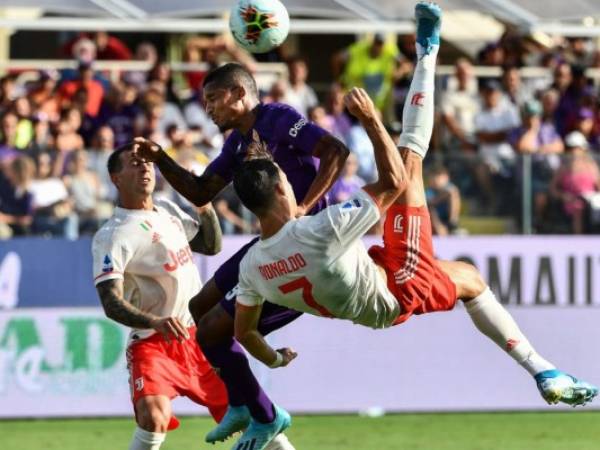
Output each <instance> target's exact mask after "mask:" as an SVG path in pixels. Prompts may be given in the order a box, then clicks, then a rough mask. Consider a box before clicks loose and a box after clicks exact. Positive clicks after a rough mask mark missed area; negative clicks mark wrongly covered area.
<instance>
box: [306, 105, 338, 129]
mask: <svg viewBox="0 0 600 450" xmlns="http://www.w3.org/2000/svg"><path fill="white" fill-rule="evenodd" d="M307 117H308V120H310V121H311V122H313V123H316V124H317V125H319V126H320V127H321V128H323V129H324V130H326V131H328V132H330V133H332V132H333V127H334V120H333V117H332V116H330V115H328V114H327V111H325V108H324V107H323V106H321V105H317V106H314V107H312V108H310V109H309V110H308V116H307Z"/></svg>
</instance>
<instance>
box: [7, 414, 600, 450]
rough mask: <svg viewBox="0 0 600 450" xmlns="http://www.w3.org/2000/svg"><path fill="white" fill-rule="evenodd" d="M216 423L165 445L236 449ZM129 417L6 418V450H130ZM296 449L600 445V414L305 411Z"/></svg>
mask: <svg viewBox="0 0 600 450" xmlns="http://www.w3.org/2000/svg"><path fill="white" fill-rule="evenodd" d="M211 426H212V422H211V421H210V420H209V419H205V418H183V420H182V423H181V427H180V428H179V429H178V430H176V431H173V432H171V433H169V436H168V438H167V440H166V442H165V444H164V445H163V447H162V449H161V450H188V449H189V450H193V449H198V450H200V449H213V450H224V449H229V448H230V447H231V444H232V443H233V441H229V443H228V445H225V444H221V445H216V446H208V445H207V444H204V443H203V436H204V434H205V433H206V432H207V431H208V430H209V429H210V427H211ZM132 430H133V422H132V421H131V420H129V419H91V420H44V421H37V420H29V421H26V420H18V421H17V420H14V421H13V420H5V421H2V422H0V448H1V449H2V450H54V449H56V450H113V449H114V450H120V449H123V450H125V449H126V448H127V446H128V444H129V438H130V436H131V432H132ZM287 434H288V436H289V438H290V440H291V441H292V442H293V443H294V445H295V446H296V448H297V450H338V449H339V450H388V449H389V450H597V449H600V412H579V411H573V412H556V413H493V414H475V413H474V414H398V415H389V416H385V417H382V418H377V419H369V418H361V417H357V416H298V417H294V424H293V426H292V428H290V429H289V430H288V432H287Z"/></svg>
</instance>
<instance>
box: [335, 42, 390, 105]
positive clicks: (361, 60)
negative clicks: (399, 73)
mask: <svg viewBox="0 0 600 450" xmlns="http://www.w3.org/2000/svg"><path fill="white" fill-rule="evenodd" d="M399 62H400V59H399V52H398V47H397V46H396V44H395V43H393V42H386V40H385V36H384V35H383V34H381V33H377V34H375V36H374V37H373V39H371V40H366V39H363V40H361V41H358V42H356V43H355V44H352V45H351V46H350V47H349V48H347V49H346V50H343V51H341V52H339V53H337V54H336V55H335V56H334V59H333V68H334V76H335V78H336V79H339V81H341V83H342V84H343V86H344V87H345V88H347V89H349V88H351V87H354V86H357V87H362V88H364V89H365V90H366V91H367V93H368V94H369V95H370V96H371V98H372V99H373V101H374V103H375V106H376V107H377V108H378V109H379V110H380V111H382V112H383V111H385V110H386V107H387V106H388V105H389V102H390V100H391V92H392V83H393V77H394V71H395V69H396V67H397V65H398V63H399Z"/></svg>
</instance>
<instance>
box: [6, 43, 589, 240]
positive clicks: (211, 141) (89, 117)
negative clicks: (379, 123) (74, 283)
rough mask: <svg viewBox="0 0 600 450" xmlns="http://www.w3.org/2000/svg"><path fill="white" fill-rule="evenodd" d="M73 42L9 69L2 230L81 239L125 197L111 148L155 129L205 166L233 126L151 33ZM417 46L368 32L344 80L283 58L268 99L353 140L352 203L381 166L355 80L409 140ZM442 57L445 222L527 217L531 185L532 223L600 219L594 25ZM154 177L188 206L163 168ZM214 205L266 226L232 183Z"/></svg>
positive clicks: (437, 173) (440, 151) (241, 227)
mask: <svg viewBox="0 0 600 450" xmlns="http://www.w3.org/2000/svg"><path fill="white" fill-rule="evenodd" d="M67 47H68V51H69V53H70V54H71V55H72V56H73V58H75V59H76V60H77V63H78V66H77V69H76V70H63V71H61V72H58V71H54V70H42V71H38V72H35V73H28V74H27V75H28V76H24V73H22V72H17V73H9V74H7V75H5V76H3V77H2V78H1V79H0V166H1V170H0V238H4V239H6V238H10V237H11V236H21V235H43V236H61V237H66V238H69V239H76V238H77V237H78V236H80V235H82V234H91V233H93V232H95V231H96V230H97V229H98V227H99V225H100V224H101V223H102V222H103V221H104V220H106V219H107V218H108V217H110V215H111V214H112V209H113V205H114V203H115V200H116V192H115V190H114V188H113V186H112V183H111V182H110V180H109V178H108V174H107V172H106V169H105V167H106V162H107V159H108V156H109V155H110V153H111V152H112V151H113V150H114V148H116V147H118V146H119V145H122V144H124V143H126V142H128V141H129V140H131V139H132V138H133V137H134V136H138V135H141V136H144V137H147V138H150V139H152V140H154V141H156V142H158V143H159V144H160V145H162V146H163V147H164V148H165V149H166V150H167V152H168V153H169V154H170V155H171V156H172V157H173V158H174V159H175V160H176V161H177V162H178V163H179V164H181V165H182V166H184V167H186V168H188V169H189V170H191V171H193V172H196V173H201V172H202V171H203V170H204V168H205V167H206V166H207V164H208V163H209V162H210V161H211V160H212V159H213V158H214V157H215V156H216V155H217V154H218V153H219V151H220V148H221V146H222V145H223V142H224V139H225V138H226V136H224V135H223V134H222V133H221V132H220V131H219V129H218V128H217V127H216V126H215V125H214V124H213V123H212V122H211V120H210V118H209V117H208V116H207V114H206V113H205V111H204V109H203V106H202V101H201V92H200V91H201V85H202V79H203V77H204V75H205V74H206V71H197V72H185V73H183V79H184V80H185V82H186V84H187V85H186V86H185V89H184V90H181V89H178V88H176V83H174V76H173V73H172V72H171V69H170V66H169V64H167V63H165V62H164V61H162V60H160V59H159V57H158V54H159V52H158V51H157V49H156V48H155V47H154V46H153V45H152V44H150V43H141V44H140V45H138V47H137V48H136V49H135V51H134V52H132V51H131V50H130V49H128V48H127V46H126V45H125V44H124V43H122V42H121V41H119V40H118V39H117V38H116V37H114V36H110V35H108V34H106V33H94V34H89V35H82V36H79V37H78V38H76V39H74V40H73V41H72V42H70V43H69V44H68V46H67ZM184 50H185V51H184V60H185V61H186V62H204V63H206V64H205V65H206V68H207V69H206V70H208V69H210V68H212V67H215V66H217V65H218V64H219V63H221V62H223V61H230V60H234V61H239V62H240V63H242V64H244V65H246V66H247V67H248V68H250V69H251V70H253V69H255V67H256V62H255V61H254V59H253V58H252V57H251V56H249V55H247V54H245V53H243V52H242V51H240V50H239V49H237V48H236V46H235V45H234V44H233V42H232V41H230V40H228V39H226V38H223V37H220V36H218V37H213V38H211V37H205V38H200V37H198V38H192V39H189V40H188V42H187V44H186V46H185V49H184ZM414 56H415V54H414V37H411V36H403V37H400V38H398V40H397V41H396V40H390V39H389V38H388V37H386V36H382V35H375V36H374V37H372V38H371V39H365V40H360V41H358V42H356V43H354V44H352V45H351V46H350V47H348V48H346V49H341V50H340V51H339V52H338V53H337V54H335V55H332V57H331V60H332V61H331V62H332V75H331V80H330V81H331V83H330V84H329V85H328V86H329V87H328V88H326V89H324V90H323V89H321V90H320V91H319V94H320V95H317V92H315V89H313V87H311V85H310V76H309V75H310V74H309V67H310V66H311V64H312V63H314V61H307V60H305V59H303V58H300V57H284V56H282V55H279V56H275V58H278V57H279V58H281V60H282V61H283V62H285V63H286V67H287V72H286V75H285V76H281V77H280V78H278V79H276V80H275V81H274V82H273V83H272V84H271V85H269V86H262V88H263V89H264V90H263V92H262V99H263V101H264V102H283V103H287V104H290V105H292V106H294V107H295V108H296V109H297V110H298V111H299V112H301V113H302V114H305V115H306V116H307V117H308V118H309V119H310V120H312V121H314V122H315V123H317V124H319V125H320V126H321V127H323V128H325V129H327V130H329V131H330V132H332V133H333V134H334V135H335V136H337V137H338V138H339V139H341V140H343V141H344V142H345V143H346V145H347V146H348V147H349V148H350V149H351V151H352V153H351V156H350V157H349V158H348V160H347V163H346V167H345V170H344V173H343V175H342V177H341V178H340V179H339V181H338V182H337V183H336V184H335V186H334V187H333V189H332V190H331V192H330V197H331V199H332V200H333V201H336V202H339V201H343V200H344V199H346V198H348V197H349V196H350V195H351V193H352V192H353V191H354V190H355V189H357V188H358V187H360V186H362V185H363V184H364V183H367V182H369V181H371V180H373V179H374V177H375V166H374V161H373V157H372V148H371V144H370V141H369V139H368V136H367V135H366V132H365V131H364V129H362V128H361V126H360V124H358V122H357V121H356V120H355V119H354V118H353V117H352V116H350V115H348V114H347V113H346V111H344V106H343V95H344V88H345V87H346V86H362V87H364V88H365V89H366V90H367V91H368V92H369V94H370V95H371V97H372V98H373V99H374V100H375V103H376V105H377V106H378V108H379V110H380V111H381V114H382V117H383V118H384V119H385V122H386V123H387V124H388V128H389V132H390V134H391V135H392V137H394V138H395V139H397V138H398V137H399V134H400V131H401V123H399V121H398V117H400V116H401V112H402V106H403V104H404V101H405V100H406V101H411V102H416V104H418V102H419V101H420V100H419V98H416V97H413V98H412V99H406V98H405V96H406V93H407V90H408V86H409V82H410V79H411V74H412V69H413V64H412V62H411V61H413V59H414ZM98 59H108V60H137V61H144V62H146V63H148V64H149V66H150V67H151V69H150V70H149V71H147V72H145V71H123V72H122V73H121V76H120V79H119V80H117V81H115V80H114V79H109V77H107V76H106V74H104V73H102V72H100V71H97V70H94V66H93V63H94V61H95V60H98ZM440 59H441V60H442V61H441V62H442V63H445V62H448V63H450V62H454V66H455V73H454V75H452V76H440V77H438V92H439V94H440V95H438V96H437V97H438V99H439V100H438V108H437V117H436V127H435V132H434V139H433V142H432V149H433V150H432V152H431V154H432V157H430V158H428V161H427V163H428V167H427V175H428V176H427V179H428V188H427V195H428V200H429V203H430V209H431V211H432V218H433V224H434V228H435V232H436V233H437V234H440V235H444V234H449V233H461V232H465V230H464V229H463V228H462V227H461V226H460V217H463V216H464V215H465V214H466V215H492V216H498V217H505V216H508V217H511V218H513V223H514V224H515V225H514V227H515V228H514V229H513V230H511V231H517V227H518V225H519V224H520V222H521V220H522V219H523V218H522V209H523V208H522V204H521V203H522V201H523V198H524V196H523V195H522V189H523V185H524V183H525V186H530V190H531V198H530V199H529V200H530V202H531V211H532V217H533V227H534V231H536V232H540V233H556V232H566V233H584V232H594V231H596V230H597V228H598V222H599V221H600V218H599V217H598V216H599V213H598V212H599V211H600V199H599V196H600V194H598V192H599V191H600V170H599V168H598V163H597V161H596V159H597V156H598V155H599V154H600V93H599V89H598V86H597V85H596V84H595V83H594V80H593V79H592V78H589V77H588V76H587V74H588V72H587V69H589V68H600V49H599V48H597V47H595V46H594V45H593V42H592V41H591V40H588V39H583V38H577V39H565V40H562V41H560V42H556V43H554V44H553V45H547V46H545V47H544V46H542V45H541V44H539V43H538V42H536V41H534V40H532V39H522V38H521V37H520V36H518V35H516V34H513V33H512V32H507V33H505V35H504V36H503V37H502V38H501V39H500V41H499V42H496V43H493V44H487V45H485V46H484V47H483V48H482V49H481V51H480V52H479V54H478V55H477V58H476V59H475V60H469V59H467V58H465V57H460V58H458V59H456V57H452V58H451V57H449V56H445V55H441V57H440ZM445 59H448V61H445ZM474 66H497V67H499V68H500V69H501V76H500V77H498V78H490V77H487V78H483V77H479V78H478V77H476V76H475V74H474ZM527 66H534V67H542V68H545V69H547V70H546V71H540V72H539V73H540V75H535V76H528V77H526V78H525V77H523V76H522V71H521V70H520V69H521V68H522V67H527ZM596 81H597V80H596ZM182 92H185V93H186V95H182ZM157 190H158V194H159V195H161V196H167V197H169V198H172V199H175V200H176V201H177V202H178V203H179V204H180V205H181V206H182V207H184V208H185V209H189V205H187V204H186V203H185V200H183V199H182V198H179V197H178V196H177V194H176V193H175V192H174V191H173V190H172V189H171V188H170V187H169V186H168V184H167V183H165V182H164V181H163V180H159V183H158V189H157ZM215 208H216V210H217V212H218V214H219V216H220V219H221V222H222V224H221V225H222V227H223V230H224V232H225V233H252V232H256V230H257V223H256V221H255V220H254V219H253V217H252V215H251V214H250V213H249V212H248V211H246V210H245V209H244V208H243V207H242V206H241V203H240V202H239V200H238V199H237V197H236V196H235V194H234V193H233V191H232V190H231V189H226V190H225V191H223V192H222V193H221V194H220V195H219V197H218V199H217V200H216V201H215ZM467 231H468V230H467Z"/></svg>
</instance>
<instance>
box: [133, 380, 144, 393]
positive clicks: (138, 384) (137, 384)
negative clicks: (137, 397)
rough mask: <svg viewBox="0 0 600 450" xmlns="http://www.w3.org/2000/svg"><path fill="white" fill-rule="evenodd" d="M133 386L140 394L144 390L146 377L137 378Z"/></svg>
mask: <svg viewBox="0 0 600 450" xmlns="http://www.w3.org/2000/svg"><path fill="white" fill-rule="evenodd" d="M133 384H134V385H135V390H136V391H138V392H140V391H141V390H142V389H144V377H139V378H136V379H135V380H134V382H133Z"/></svg>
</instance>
